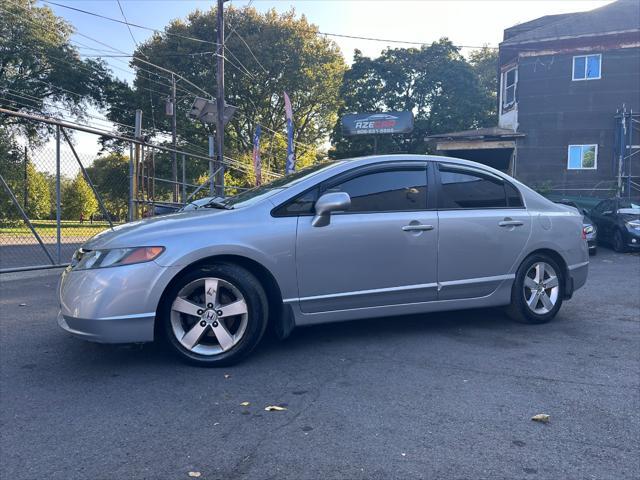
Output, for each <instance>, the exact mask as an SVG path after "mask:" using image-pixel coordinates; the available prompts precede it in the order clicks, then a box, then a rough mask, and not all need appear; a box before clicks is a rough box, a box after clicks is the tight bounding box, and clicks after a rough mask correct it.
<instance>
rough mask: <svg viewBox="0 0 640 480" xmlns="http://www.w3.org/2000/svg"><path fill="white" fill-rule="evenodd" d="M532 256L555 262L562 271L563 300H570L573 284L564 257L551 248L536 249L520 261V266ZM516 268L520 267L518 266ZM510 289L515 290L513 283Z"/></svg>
mask: <svg viewBox="0 0 640 480" xmlns="http://www.w3.org/2000/svg"><path fill="white" fill-rule="evenodd" d="M533 255H546V256H548V257H550V258H551V259H553V261H555V262H556V263H557V264H558V266H559V267H560V269H561V270H562V271H561V274H562V280H563V282H564V288H563V292H564V298H565V299H569V298H571V296H572V295H573V283H572V278H571V275H570V274H569V267H568V266H567V262H566V260H565V259H564V257H563V256H562V255H561V254H560V253H559V252H558V251H557V250H553V249H552V248H538V249H536V250H533V251H532V252H530V253H529V254H528V255H527V256H526V257H525V258H523V259H522V261H521V262H520V265H522V264H523V263H524V262H525V260H526V259H527V258H529V257H531V256H533ZM518 268H520V267H519V266H518ZM512 288H515V282H514V287H512Z"/></svg>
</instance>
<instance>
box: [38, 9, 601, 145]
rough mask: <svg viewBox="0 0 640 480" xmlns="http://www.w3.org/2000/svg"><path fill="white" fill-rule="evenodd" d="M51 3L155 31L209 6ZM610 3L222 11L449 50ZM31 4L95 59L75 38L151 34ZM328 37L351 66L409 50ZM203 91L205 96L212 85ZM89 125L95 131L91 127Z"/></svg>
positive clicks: (495, 40) (116, 40)
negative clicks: (442, 43) (277, 15)
mask: <svg viewBox="0 0 640 480" xmlns="http://www.w3.org/2000/svg"><path fill="white" fill-rule="evenodd" d="M53 1H55V2H56V3H60V4H64V5H68V6H71V7H75V8H79V9H83V10H88V11H91V12H95V13H98V14H101V15H105V16H108V17H112V18H116V19H119V20H122V19H123V13H124V16H125V17H126V19H127V21H128V22H130V23H136V24H139V25H143V26H146V27H151V28H155V29H158V30H162V29H163V27H164V26H165V25H167V24H168V23H169V22H170V21H171V20H173V19H175V18H184V17H186V16H187V15H188V14H189V13H190V12H192V11H194V10H196V9H200V10H207V9H209V8H211V7H212V6H213V5H214V4H215V3H216V2H215V1H214V0H180V1H178V0H120V4H121V6H122V9H123V12H121V11H120V7H119V5H118V2H117V1H116V0H73V1H70V0H53ZM611 1H612V0H607V1H595V0H588V1H585V0H537V1H531V0H511V1H509V0H502V1H496V0H490V1H481V0H449V1H436V0H297V1H296V0H231V1H230V2H229V3H226V4H225V5H230V4H231V5H233V6H235V7H238V8H241V7H243V6H245V5H247V4H251V6H253V7H255V8H256V9H258V10H259V11H263V12H264V11H267V10H269V9H272V8H274V9H275V10H276V11H278V12H284V11H287V10H290V9H291V8H294V9H295V11H296V12H297V13H298V14H300V15H305V16H306V17H307V19H308V20H309V21H310V22H311V23H313V24H315V25H317V26H318V27H319V30H320V31H321V32H326V33H337V34H344V35H352V36H360V37H375V38H384V39H392V40H401V41H406V42H424V43H430V42H432V41H434V40H438V39H439V38H441V37H448V38H449V39H450V40H452V41H453V43H454V44H456V45H467V46H483V45H489V46H492V47H497V46H498V44H499V42H500V41H501V40H502V35H503V30H504V29H505V28H508V27H510V26H513V25H516V24H518V23H522V22H526V21H529V20H532V19H534V18H538V17H541V16H544V15H552V14H557V13H566V12H577V11H584V10H591V9H593V8H598V7H601V6H603V5H606V4H608V3H611ZM38 3H39V4H40V5H47V6H49V7H50V8H51V9H53V11H54V12H55V13H56V14H57V15H59V16H61V17H63V18H65V19H66V20H67V21H69V22H70V23H71V24H72V25H73V26H74V27H75V29H76V32H77V34H76V35H74V37H73V40H74V42H76V46H77V47H78V48H79V50H80V51H81V52H82V53H85V54H97V53H102V52H104V51H105V50H108V47H106V46H105V45H101V44H99V43H97V42H95V41H93V40H90V39H88V38H86V37H84V36H81V35H87V36H89V37H92V38H94V39H96V40H98V41H100V42H102V43H104V44H107V45H109V46H110V47H111V48H112V49H115V50H117V51H122V52H125V53H127V54H130V53H132V52H133V51H134V50H135V48H136V43H134V39H135V42H138V43H140V42H143V41H144V40H145V39H147V38H148V37H149V36H150V35H152V32H150V31H148V30H143V29H139V28H135V27H132V33H133V37H134V38H133V39H132V38H131V34H130V33H129V31H128V29H127V26H126V25H123V24H119V23H116V22H112V21H108V20H105V19H101V18H97V17H93V16H90V15H87V14H84V13H80V12H76V11H72V10H69V9H67V8H63V7H60V6H56V5H52V4H49V3H47V2H45V1H43V0H39V1H38ZM331 38H333V39H334V40H335V41H336V43H337V44H338V45H339V46H340V49H341V50H342V52H343V55H344V56H345V60H346V61H347V62H348V63H350V62H351V61H352V58H353V51H354V49H356V48H357V49H359V50H361V51H362V52H363V54H365V55H368V56H376V55H378V54H379V53H380V52H381V51H382V50H383V49H384V48H386V47H388V46H393V47H402V46H411V45H410V44H406V45H403V44H396V43H394V44H389V43H385V42H375V41H368V40H356V39H346V38H336V37H331ZM92 49H97V50H100V51H101V52H99V51H97V50H92ZM255 50H256V51H259V49H255ZM470 51H471V50H470V49H468V48H465V49H463V53H465V54H468V53H469V52H470ZM107 63H109V65H110V66H111V67H112V70H113V73H114V74H115V75H116V76H117V77H119V78H122V79H126V80H129V81H130V80H132V78H133V72H132V70H131V69H130V68H129V67H128V59H126V58H118V59H108V60H107ZM203 87H205V88H207V87H210V88H209V89H213V86H203ZM94 123H96V124H100V122H99V121H95V120H94ZM101 126H103V125H101ZM77 141H78V149H79V150H80V151H82V152H83V153H85V154H90V152H96V153H97V151H98V150H97V144H96V142H95V137H93V136H91V135H88V136H81V135H78V136H77Z"/></svg>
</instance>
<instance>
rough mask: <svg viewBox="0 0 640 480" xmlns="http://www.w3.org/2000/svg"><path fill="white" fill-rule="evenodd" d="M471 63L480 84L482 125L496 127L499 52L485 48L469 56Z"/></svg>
mask: <svg viewBox="0 0 640 480" xmlns="http://www.w3.org/2000/svg"><path fill="white" fill-rule="evenodd" d="M469 63H470V64H471V67H472V68H473V71H474V72H475V74H476V76H477V78H478V82H479V84H480V92H481V95H482V97H481V108H482V111H481V112H480V119H479V120H480V123H481V125H484V126H492V125H495V124H496V123H497V121H498V116H497V113H496V112H497V110H496V109H497V104H498V100H497V97H498V50H496V49H492V48H489V47H483V48H481V49H478V50H474V51H473V52H471V54H470V55H469Z"/></svg>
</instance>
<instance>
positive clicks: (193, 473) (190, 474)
mask: <svg viewBox="0 0 640 480" xmlns="http://www.w3.org/2000/svg"><path fill="white" fill-rule="evenodd" d="M200 475H202V474H201V473H200V472H189V476H190V477H193V478H198V477H199V476H200Z"/></svg>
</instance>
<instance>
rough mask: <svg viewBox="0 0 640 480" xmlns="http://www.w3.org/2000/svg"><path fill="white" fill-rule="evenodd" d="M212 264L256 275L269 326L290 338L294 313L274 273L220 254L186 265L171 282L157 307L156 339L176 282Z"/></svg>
mask: <svg viewBox="0 0 640 480" xmlns="http://www.w3.org/2000/svg"><path fill="white" fill-rule="evenodd" d="M212 263H227V264H232V265H238V266H240V267H243V268H245V269H246V270H248V271H249V272H251V273H252V274H253V275H255V277H256V278H257V279H258V281H259V282H260V284H261V285H262V286H263V288H264V290H265V293H266V295H267V299H268V300H269V317H268V326H269V325H270V326H271V328H273V329H274V330H275V333H276V335H277V336H278V337H279V338H281V339H283V338H286V337H287V336H289V334H290V333H291V330H293V327H294V326H295V325H294V320H293V312H291V311H290V310H291V308H290V307H289V306H287V305H284V303H283V301H282V292H281V290H280V286H279V285H278V282H277V281H276V278H275V276H274V275H273V273H271V271H270V270H269V269H268V268H267V267H265V266H264V265H262V264H261V263H260V262H257V261H256V260H254V259H251V258H248V257H245V256H242V255H236V254H218V255H211V256H208V257H204V258H201V259H198V260H196V261H194V262H192V263H190V264H189V265H185V266H184V267H183V268H182V269H181V270H180V271H179V272H177V273H176V274H175V275H174V276H173V278H172V279H171V280H170V281H169V283H168V284H167V285H166V287H165V288H164V290H163V292H162V295H161V296H160V300H159V302H158V306H157V307H156V321H155V325H154V337H156V338H157V335H158V333H159V325H160V322H159V318H160V315H161V310H162V309H163V308H164V307H165V302H166V301H167V294H168V292H169V291H170V290H171V288H172V287H173V286H174V285H175V283H176V282H178V281H179V280H180V277H181V276H182V275H183V274H184V273H185V272H188V271H190V270H192V269H194V268H198V267H201V266H205V265H210V264H212Z"/></svg>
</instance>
